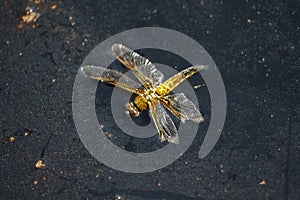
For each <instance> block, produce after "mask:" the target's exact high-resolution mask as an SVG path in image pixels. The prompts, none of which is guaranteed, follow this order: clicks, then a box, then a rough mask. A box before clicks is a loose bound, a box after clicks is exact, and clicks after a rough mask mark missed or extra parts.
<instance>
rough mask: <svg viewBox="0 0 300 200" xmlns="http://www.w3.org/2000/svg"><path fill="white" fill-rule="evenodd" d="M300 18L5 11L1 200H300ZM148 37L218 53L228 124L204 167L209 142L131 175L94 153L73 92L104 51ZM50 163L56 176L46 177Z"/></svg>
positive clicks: (290, 8) (107, 9) (82, 4)
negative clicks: (103, 45) (152, 30)
mask: <svg viewBox="0 0 300 200" xmlns="http://www.w3.org/2000/svg"><path fill="white" fill-rule="evenodd" d="M26 7H30V8H32V11H31V15H30V13H29V14H27V15H26V13H25V9H26ZM299 9H300V3H299V2H298V1H296V0H295V1H261V3H258V2H256V1H250V0H249V1H247V0H246V1H206V0H200V1H164V3H163V2H162V1H147V2H146V1H145V2H142V1H107V2H105V1H96V0H95V1H92V0H90V1H88V0H85V1H78V2H74V1H43V0H40V1H21V0H19V1H17V0H12V1H1V7H0V16H1V23H0V30H1V31H0V39H1V41H0V42H1V47H0V52H1V58H0V70H1V71H0V96H1V101H0V103H1V104H0V106H1V112H0V132H1V135H0V163H1V172H0V199H42V198H46V199H53V198H58V199H63V198H65V199H115V198H117V196H116V195H119V196H120V198H121V199H233V198H236V199H297V198H298V196H299V195H300V186H299V181H300V172H299V168H300V152H299V149H300V137H299V129H300V119H299V114H300V106H299V102H300V98H299V97H300V96H299V92H300V89H299V78H300V57H299V56H300V49H299V43H300V11H299ZM37 13H39V14H40V16H38V15H37ZM31 17H32V18H31ZM35 20H36V21H35ZM146 26H157V27H164V28H169V29H173V30H176V31H179V32H182V33H184V34H186V35H188V36H190V37H192V38H193V39H195V40H196V41H198V42H199V43H200V44H201V45H202V46H203V47H204V48H205V49H206V51H207V52H208V53H209V54H210V55H211V56H212V58H213V60H214V61H215V63H216V65H217V66H218V69H219V70H220V73H221V75H222V77H223V81H224V84H225V88H226V94H227V102H228V107H227V109H228V112H227V118H226V122H225V126H224V129H223V132H222V134H221V137H220V139H219V141H218V143H217V145H216V146H215V147H214V149H213V151H211V152H210V153H209V155H208V156H207V157H205V158H204V159H199V158H198V152H199V146H200V145H201V143H202V141H203V137H204V136H203V135H201V134H200V135H199V134H198V136H197V138H196V139H195V141H194V143H193V145H192V146H191V147H190V148H189V149H188V151H187V152H186V153H185V154H184V155H183V156H182V157H181V158H180V159H178V160H177V161H175V162H174V163H173V164H171V165H170V166H168V167H166V168H163V169H161V170H158V171H155V172H151V173H145V174H129V173H124V172H120V171H116V170H113V169H111V168H109V167H107V166H105V165H104V164H102V163H100V162H99V161H97V160H96V159H95V158H94V157H92V156H91V154H90V153H89V152H88V151H87V150H86V149H85V147H84V146H83V144H82V143H81V140H80V139H79V136H78V135H77V132H76V128H75V125H74V121H73V118H72V90H73V83H74V80H75V76H76V73H77V70H78V68H79V66H80V65H81V63H82V61H83V59H84V58H85V56H86V55H88V54H89V52H90V51H91V50H92V49H93V48H94V47H95V46H97V45H98V44H99V43H100V42H102V41H103V40H105V39H107V38H109V37H110V36H112V35H114V34H117V33H119V32H122V31H125V30H128V29H132V28H137V27H146ZM98 106H99V109H101V105H98ZM103 106H105V105H103ZM200 106H201V100H200ZM103 109H107V108H106V107H105V108H104V107H103ZM112 159H113V158H112ZM38 160H42V161H43V163H44V164H45V166H43V167H41V168H40V169H37V168H36V167H35V165H36V162H37V161H38Z"/></svg>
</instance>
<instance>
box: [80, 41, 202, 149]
mask: <svg viewBox="0 0 300 200" xmlns="http://www.w3.org/2000/svg"><path fill="white" fill-rule="evenodd" d="M112 51H113V53H114V54H115V55H116V58H117V59H118V60H119V61H120V62H121V63H122V64H123V65H125V66H126V67H127V68H128V69H130V70H131V71H132V72H133V74H134V75H135V76H136V77H137V79H138V80H139V81H140V82H141V83H142V86H143V87H142V88H141V87H140V85H139V84H138V83H136V82H135V81H134V80H132V79H131V78H129V77H128V76H125V75H124V74H122V73H121V72H118V71H116V70H112V69H107V68H104V67H100V66H93V65H87V66H83V67H82V71H83V72H84V74H85V75H87V76H88V77H90V78H92V79H96V80H99V81H101V82H104V83H107V84H112V85H115V86H117V87H120V88H122V89H124V90H126V91H129V92H130V93H134V94H136V97H135V98H134V100H133V101H132V102H129V103H127V104H126V105H125V107H126V112H127V113H128V114H130V115H131V116H134V117H137V116H139V114H140V112H141V111H143V110H146V109H149V110H150V113H151V117H152V119H153V121H154V124H155V126H156V129H157V131H158V133H159V138H160V141H161V142H163V141H166V140H167V141H168V142H170V143H174V144H179V138H178V131H177V128H176V126H175V124H174V122H173V120H172V119H171V117H170V116H169V115H168V114H167V112H166V111H165V109H164V107H165V108H167V109H168V110H169V111H170V112H171V113H172V114H174V115H175V116H176V117H177V118H178V119H180V120H181V121H182V122H185V121H186V120H192V121H194V122H196V123H201V122H203V121H204V118H203V116H202V114H201V113H200V112H199V110H198V109H197V107H196V106H195V105H194V104H193V102H192V101H190V100H189V99H188V98H187V97H186V96H185V95H184V94H183V93H177V94H171V95H168V94H169V93H170V92H171V91H172V90H173V89H174V88H175V87H177V86H178V85H179V84H180V83H182V82H183V81H184V80H185V79H187V78H189V77H191V76H192V75H194V74H195V73H197V72H200V71H201V70H203V69H205V68H206V66H204V65H202V66H191V67H189V68H187V69H185V70H183V71H181V72H179V73H178V74H176V75H174V76H172V77H171V78H169V79H168V80H166V81H164V82H163V80H164V75H163V74H162V73H161V72H160V71H159V70H157V68H156V67H155V66H154V65H153V64H152V63H151V62H150V61H149V60H148V59H146V58H144V57H142V56H141V55H139V54H138V53H136V52H134V51H132V50H130V49H129V48H127V47H125V46H124V45H122V44H114V45H113V46H112ZM162 105H163V106H164V107H163V106H162Z"/></svg>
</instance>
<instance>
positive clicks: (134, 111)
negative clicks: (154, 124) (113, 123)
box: [125, 102, 140, 117]
mask: <svg viewBox="0 0 300 200" xmlns="http://www.w3.org/2000/svg"><path fill="white" fill-rule="evenodd" d="M125 108H126V111H125V112H126V113H127V114H129V115H130V116H132V117H138V116H139V115H140V111H139V109H138V108H137V107H136V106H135V105H134V104H133V103H132V102H130V103H126V104H125Z"/></svg>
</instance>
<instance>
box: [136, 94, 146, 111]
mask: <svg viewBox="0 0 300 200" xmlns="http://www.w3.org/2000/svg"><path fill="white" fill-rule="evenodd" d="M134 104H135V105H136V107H137V108H138V109H139V110H140V111H142V110H145V109H147V108H148V101H147V99H146V98H145V97H143V96H137V97H136V98H135V99H134Z"/></svg>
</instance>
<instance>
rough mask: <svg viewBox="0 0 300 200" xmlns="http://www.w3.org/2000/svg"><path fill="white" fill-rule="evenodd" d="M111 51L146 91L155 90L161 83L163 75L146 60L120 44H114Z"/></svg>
mask: <svg viewBox="0 0 300 200" xmlns="http://www.w3.org/2000/svg"><path fill="white" fill-rule="evenodd" d="M112 51H113V52H114V54H115V55H116V57H117V59H118V60H119V61H120V62H121V63H122V64H124V65H125V66H126V67H128V68H129V69H130V70H132V71H133V73H134V74H135V76H136V77H137V78H138V79H139V81H140V82H141V83H142V84H143V85H144V87H146V88H147V89H149V88H151V87H152V88H156V87H157V86H159V85H160V84H161V83H162V82H163V79H164V75H163V74H162V73H161V72H160V71H159V70H157V69H156V67H155V66H154V65H153V64H152V63H151V62H150V61H149V60H148V59H146V58H144V57H142V56H141V55H139V54H138V53H136V52H134V51H132V50H130V49H129V48H127V47H126V46H124V45H122V44H114V45H113V46H112Z"/></svg>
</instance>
